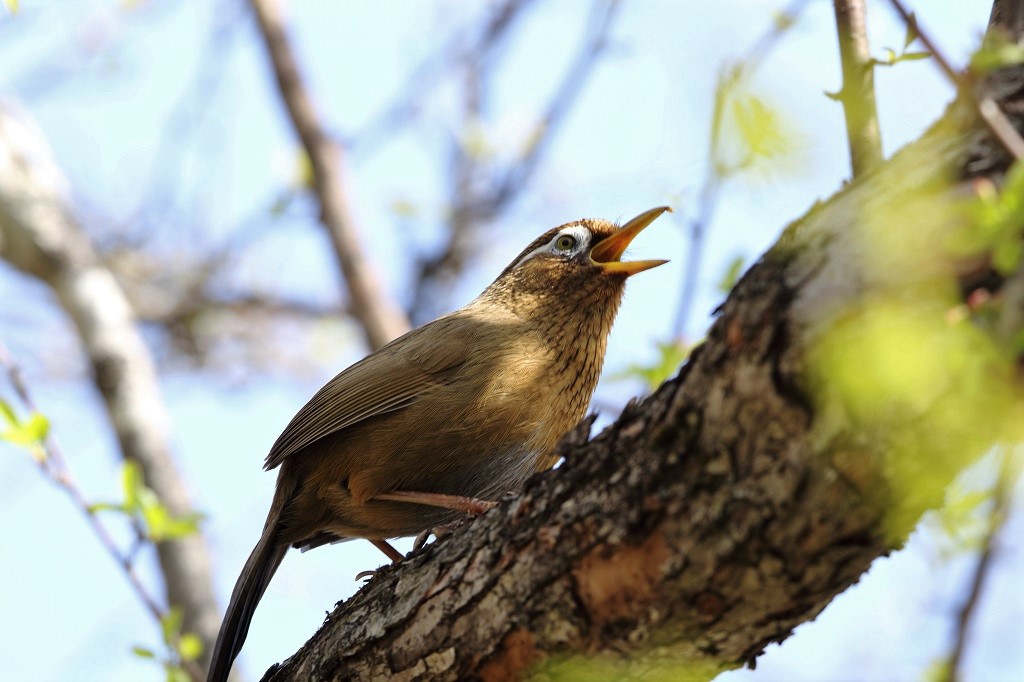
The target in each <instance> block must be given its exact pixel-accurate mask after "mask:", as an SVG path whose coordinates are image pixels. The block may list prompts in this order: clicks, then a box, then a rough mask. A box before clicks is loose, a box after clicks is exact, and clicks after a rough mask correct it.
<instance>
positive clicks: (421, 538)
mask: <svg viewBox="0 0 1024 682" xmlns="http://www.w3.org/2000/svg"><path fill="white" fill-rule="evenodd" d="M465 522H466V521H465V519H459V520H458V521H452V522H451V523H446V524H444V525H441V526H434V527H433V528H428V529H426V530H425V531H423V532H422V533H420V534H419V535H417V536H416V539H415V540H413V541H412V550H413V551H414V552H415V551H416V550H417V549H419V548H420V547H422V546H423V545H425V544H427V538H428V537H430V535H431V533H433V535H434V537H435V538H443V537H444V536H445V535H448V534H449V533H451V532H452V531H453V530H455V529H456V528H458V527H459V526H461V525H462V524H463V523H465Z"/></svg>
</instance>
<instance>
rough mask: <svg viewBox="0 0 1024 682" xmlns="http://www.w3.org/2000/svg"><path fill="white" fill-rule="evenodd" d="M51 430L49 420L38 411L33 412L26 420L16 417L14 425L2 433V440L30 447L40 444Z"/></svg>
mask: <svg viewBox="0 0 1024 682" xmlns="http://www.w3.org/2000/svg"><path fill="white" fill-rule="evenodd" d="M49 431H50V422H49V420H48V419H47V418H46V417H44V416H43V415H41V414H39V413H38V412H33V413H32V414H30V415H29V417H28V419H25V420H24V421H17V419H16V418H15V420H14V422H13V424H12V426H11V427H10V428H8V429H7V430H5V431H3V432H2V433H0V440H6V441H8V442H10V443H13V444H15V445H20V446H22V447H29V446H32V445H38V444H40V443H41V442H42V441H43V439H45V438H46V434H47V433H49Z"/></svg>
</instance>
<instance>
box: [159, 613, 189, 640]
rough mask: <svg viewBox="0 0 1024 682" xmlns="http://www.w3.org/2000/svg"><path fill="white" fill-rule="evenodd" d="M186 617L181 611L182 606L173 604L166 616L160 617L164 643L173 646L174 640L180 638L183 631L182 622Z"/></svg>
mask: <svg viewBox="0 0 1024 682" xmlns="http://www.w3.org/2000/svg"><path fill="white" fill-rule="evenodd" d="M183 619H184V614H182V612H181V607H178V606H172V607H171V608H170V609H169V610H168V611H167V613H165V614H164V617H163V618H161V619H160V626H161V628H162V629H163V634H164V643H165V644H167V646H171V645H172V644H173V642H175V641H176V640H177V639H178V635H179V634H180V633H181V623H182V620H183Z"/></svg>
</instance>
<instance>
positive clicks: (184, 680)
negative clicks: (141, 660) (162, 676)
mask: <svg viewBox="0 0 1024 682" xmlns="http://www.w3.org/2000/svg"><path fill="white" fill-rule="evenodd" d="M164 669H165V670H166V671H167V682H192V678H191V677H189V675H188V673H187V672H185V669H184V668H182V667H181V666H178V665H172V664H170V663H168V664H166V665H164Z"/></svg>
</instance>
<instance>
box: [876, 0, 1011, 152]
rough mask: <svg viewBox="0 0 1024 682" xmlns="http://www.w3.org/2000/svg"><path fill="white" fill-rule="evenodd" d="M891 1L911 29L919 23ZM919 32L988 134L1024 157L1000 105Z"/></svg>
mask: <svg viewBox="0 0 1024 682" xmlns="http://www.w3.org/2000/svg"><path fill="white" fill-rule="evenodd" d="M889 2H890V3H891V4H892V6H893V8H895V10H896V11H897V12H898V13H899V15H900V17H901V18H902V19H903V21H904V22H905V23H906V24H907V25H908V26H909V25H910V24H911V22H915V23H916V20H915V19H914V18H913V17H912V16H911V15H910V12H908V11H907V8H906V7H904V6H903V3H902V2H900V0H889ZM916 29H917V36H918V39H919V40H920V41H921V44H922V45H924V47H925V49H927V50H928V52H930V53H931V55H932V56H933V57H935V63H937V64H938V65H939V68H940V69H941V70H942V72H943V73H944V74H946V78H948V79H949V81H950V82H951V83H952V84H953V85H954V86H956V89H957V91H958V92H960V93H961V94H962V95H963V96H965V97H967V98H968V99H970V101H971V102H973V103H974V106H975V108H976V109H977V111H978V115H979V116H980V117H981V121H982V123H984V124H985V127H986V128H988V129H989V132H991V133H992V135H994V136H995V138H996V139H997V140H999V143H1000V144H1002V146H1003V148H1004V149H1006V151H1007V152H1008V153H1009V154H1010V155H1011V156H1012V157H1013V158H1014V159H1022V158H1024V139H1022V138H1021V136H1020V134H1019V133H1018V132H1017V130H1016V128H1014V127H1013V123H1011V122H1010V119H1008V118H1007V117H1006V114H1004V113H1003V110H1002V109H1000V108H999V105H998V104H996V102H995V101H994V100H993V99H992V98H991V97H988V96H985V95H981V94H979V93H978V92H977V90H976V89H975V87H974V86H975V84H974V82H973V81H972V79H971V76H970V73H969V72H968V73H960V72H957V71H955V70H954V69H953V67H952V66H951V65H950V62H949V60H948V59H947V58H946V56H945V54H943V52H942V51H940V50H939V49H938V46H937V44H936V43H935V41H934V40H932V39H931V37H930V36H929V35H928V33H927V32H926V31H924V30H923V29H922V28H921V25H920V24H916Z"/></svg>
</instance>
